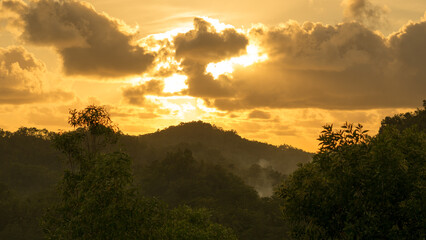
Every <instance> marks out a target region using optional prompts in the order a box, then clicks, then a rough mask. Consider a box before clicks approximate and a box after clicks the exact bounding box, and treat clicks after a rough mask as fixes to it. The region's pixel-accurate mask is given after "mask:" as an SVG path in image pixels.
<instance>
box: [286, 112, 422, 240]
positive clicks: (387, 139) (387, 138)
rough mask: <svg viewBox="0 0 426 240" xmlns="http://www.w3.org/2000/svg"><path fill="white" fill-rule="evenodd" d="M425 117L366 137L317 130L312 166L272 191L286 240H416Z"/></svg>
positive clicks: (412, 116) (406, 118) (407, 118)
mask: <svg viewBox="0 0 426 240" xmlns="http://www.w3.org/2000/svg"><path fill="white" fill-rule="evenodd" d="M425 107H426V106H425ZM425 114H426V108H424V109H418V110H417V111H415V112H414V113H406V114H400V115H396V116H394V117H387V118H385V119H384V120H383V121H382V127H381V129H380V132H379V134H377V135H376V136H374V137H370V136H368V135H366V132H365V131H364V130H362V126H361V125H358V126H357V127H354V126H353V125H352V124H345V125H343V126H342V129H341V130H334V129H333V127H332V126H331V125H326V126H324V131H323V132H322V134H321V135H320V137H319V140H320V150H319V152H318V153H317V154H316V155H314V158H313V161H312V162H310V163H307V164H304V165H302V166H301V167H300V168H299V169H298V170H296V171H295V172H294V173H293V174H291V175H290V176H289V178H288V179H287V180H286V181H285V182H284V183H283V184H282V186H281V187H280V189H279V191H278V195H279V196H280V197H281V198H282V199H283V202H282V211H283V214H284V217H285V220H286V222H287V223H288V225H289V227H290V234H291V236H292V237H293V238H295V239H424V238H425V237H426V228H425V226H426V205H425V202H426V199H425V197H426V171H425V170H426V131H425V128H424V126H425V123H426V121H425V120H426V119H425Z"/></svg>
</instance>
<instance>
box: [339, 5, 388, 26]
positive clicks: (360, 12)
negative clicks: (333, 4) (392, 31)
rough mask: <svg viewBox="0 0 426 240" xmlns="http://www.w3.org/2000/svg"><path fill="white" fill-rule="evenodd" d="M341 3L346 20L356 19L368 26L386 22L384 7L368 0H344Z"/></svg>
mask: <svg viewBox="0 0 426 240" xmlns="http://www.w3.org/2000/svg"><path fill="white" fill-rule="evenodd" d="M342 5H343V6H344V11H343V16H344V17H345V19H346V20H349V21H357V22H360V23H363V24H366V25H367V26H369V27H377V26H381V25H383V24H386V19H385V13H386V12H387V11H386V9H385V8H384V7H380V6H376V5H374V4H372V3H371V2H370V1H369V0H344V1H343V2H342Z"/></svg>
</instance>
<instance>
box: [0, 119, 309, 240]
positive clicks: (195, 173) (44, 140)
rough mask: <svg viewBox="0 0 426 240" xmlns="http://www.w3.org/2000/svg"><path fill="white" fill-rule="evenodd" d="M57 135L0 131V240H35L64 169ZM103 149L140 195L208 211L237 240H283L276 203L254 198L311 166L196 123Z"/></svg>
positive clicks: (296, 153)
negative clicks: (121, 164)
mask: <svg viewBox="0 0 426 240" xmlns="http://www.w3.org/2000/svg"><path fill="white" fill-rule="evenodd" d="M57 136H58V135H57V133H54V132H49V131H47V130H45V129H36V128H26V127H22V128H20V129H19V130H18V131H16V132H8V131H4V130H2V129H0V203H1V204H0V213H2V215H3V218H2V219H0V220H4V221H3V222H0V239H42V236H43V235H42V232H41V228H40V226H39V220H40V219H41V217H42V216H43V214H44V211H45V209H46V208H49V207H51V206H52V205H53V203H55V202H57V201H58V199H57V197H58V196H57V193H56V190H55V189H56V187H57V184H58V183H59V182H60V181H61V177H62V176H63V172H64V170H65V169H69V168H70V167H72V166H69V165H68V164H66V162H67V161H68V158H69V156H68V155H64V154H62V153H61V152H60V151H59V150H57V149H56V148H55V145H54V143H57V142H55V141H52V139H55V138H56V137H57ZM68 144H71V145H72V144H73V143H72V142H69V143H68ZM77 148H78V147H77ZM77 148H76V149H77ZM111 148H120V150H121V151H123V152H125V153H127V154H128V155H129V156H130V158H131V161H132V162H133V169H132V171H133V175H134V182H135V187H136V188H137V189H138V192H140V193H141V194H142V195H143V196H148V197H156V198H158V199H160V200H161V201H164V202H165V203H167V204H169V205H170V206H173V207H175V206H178V205H182V204H184V205H188V206H190V207H194V208H208V209H209V211H211V214H212V219H213V221H214V222H216V223H219V224H223V225H224V226H226V227H230V228H231V229H232V230H233V231H234V232H235V233H236V235H237V236H238V238H239V239H281V238H282V237H285V236H286V234H285V231H286V227H285V224H284V222H283V220H282V218H281V214H280V212H279V206H278V204H279V201H278V199H276V198H260V197H259V195H260V196H261V197H265V196H271V195H272V193H273V189H274V187H275V186H277V185H278V184H279V183H281V182H282V180H283V179H284V178H285V175H286V174H287V173H290V172H291V171H292V170H293V169H295V168H296V163H298V162H306V161H309V160H310V159H311V154H310V153H307V152H304V151H302V150H298V149H295V148H291V147H288V146H282V147H276V146H273V145H269V144H265V143H260V142H255V141H249V140H247V139H244V138H241V137H240V136H238V135H237V134H236V132H235V131H224V130H222V129H220V128H217V127H215V126H212V125H211V124H208V123H203V122H190V123H181V124H180V125H178V126H172V127H169V128H166V129H164V130H161V131H157V132H155V133H151V134H146V135H141V136H129V135H122V136H120V137H119V142H118V144H117V145H115V146H111ZM111 151H114V149H111ZM191 152H192V153H191ZM255 190H257V192H258V193H259V195H258V194H256V191H255ZM12 236H13V237H12Z"/></svg>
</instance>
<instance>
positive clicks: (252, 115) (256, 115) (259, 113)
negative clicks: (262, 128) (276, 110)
mask: <svg viewBox="0 0 426 240" xmlns="http://www.w3.org/2000/svg"><path fill="white" fill-rule="evenodd" d="M248 117H249V118H258V119H270V118H271V114H270V113H268V112H264V111H260V110H253V111H252V112H250V113H249V115H248Z"/></svg>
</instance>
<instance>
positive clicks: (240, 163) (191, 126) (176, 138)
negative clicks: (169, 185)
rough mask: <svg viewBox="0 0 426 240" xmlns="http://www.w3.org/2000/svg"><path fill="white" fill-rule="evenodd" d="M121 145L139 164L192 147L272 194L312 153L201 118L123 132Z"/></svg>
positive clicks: (198, 155)
mask: <svg viewBox="0 0 426 240" xmlns="http://www.w3.org/2000/svg"><path fill="white" fill-rule="evenodd" d="M121 142H122V146H123V147H124V148H126V149H125V151H126V152H128V153H129V155H130V156H131V157H132V159H133V161H134V163H135V165H136V166H138V165H141V166H143V165H145V164H146V163H148V162H150V161H154V160H161V159H164V158H165V157H166V153H167V152H170V151H176V150H178V149H182V150H183V149H188V150H190V151H191V152H192V153H193V155H194V158H196V159H198V160H200V161H205V162H208V163H213V164H218V165H220V166H222V167H224V168H226V169H227V170H229V171H231V172H232V173H234V174H236V175H237V176H239V177H241V178H242V179H243V180H244V181H245V182H246V183H247V184H248V185H250V186H253V187H254V188H255V189H256V190H257V191H258V192H259V194H260V195H261V196H270V195H272V192H273V186H274V185H276V184H278V183H280V182H281V180H282V178H283V177H284V175H287V174H290V173H291V172H293V171H294V170H295V169H296V168H297V165H298V164H299V163H306V162H308V161H310V159H311V157H312V154H311V153H308V152H305V151H303V150H300V149H296V148H293V147H291V146H288V145H282V146H279V147H277V146H274V145H271V144H266V143H261V142H257V141H250V140H247V139H245V138H242V137H240V136H239V135H238V134H237V133H236V132H235V131H233V130H230V131H225V130H223V129H221V128H219V127H216V126H214V125H211V124H209V123H205V122H202V121H196V122H195V121H194V122H187V123H180V124H179V125H177V126H170V127H168V128H166V129H163V130H159V131H157V132H155V133H150V134H145V135H140V136H129V135H126V136H123V137H122V139H121Z"/></svg>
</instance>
